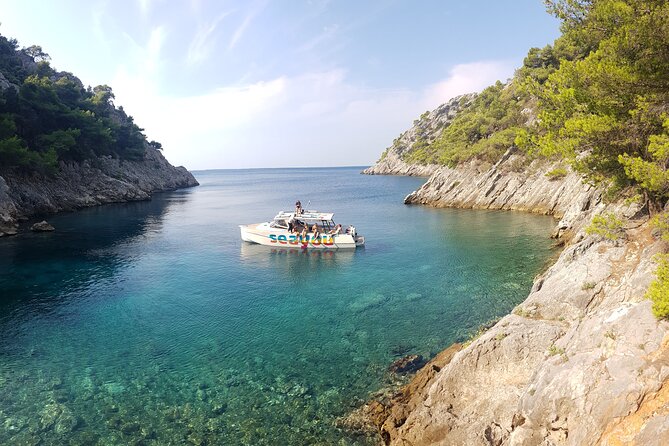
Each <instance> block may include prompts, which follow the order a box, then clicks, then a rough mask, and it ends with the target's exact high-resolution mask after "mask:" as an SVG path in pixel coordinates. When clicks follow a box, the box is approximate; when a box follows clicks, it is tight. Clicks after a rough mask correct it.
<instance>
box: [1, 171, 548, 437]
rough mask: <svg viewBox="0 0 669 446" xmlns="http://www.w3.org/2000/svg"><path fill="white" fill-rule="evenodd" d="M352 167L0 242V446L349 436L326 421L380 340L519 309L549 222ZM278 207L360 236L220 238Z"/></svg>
mask: <svg viewBox="0 0 669 446" xmlns="http://www.w3.org/2000/svg"><path fill="white" fill-rule="evenodd" d="M359 170H360V169H357V168H345V169H276V170H275V169H272V170H235V171H206V172H199V173H196V177H197V179H198V181H200V183H201V186H200V187H198V188H194V189H188V190H181V191H177V192H173V193H167V194H161V195H157V196H155V197H154V199H153V200H152V201H150V202H141V203H130V204H119V205H109V206H104V207H98V208H93V209H87V210H83V211H80V212H76V213H70V214H61V215H56V216H52V217H50V218H49V221H50V222H51V223H52V224H54V226H56V228H57V232H56V233H54V234H31V233H27V234H23V235H20V236H18V237H14V238H10V239H4V240H0V444H18V443H23V444H37V443H38V442H39V441H41V442H42V444H67V443H68V442H71V443H73V444H81V443H90V444H252V445H260V444H268V445H269V444H271V445H278V444H291V445H293V444H294V445H301V444H324V445H325V444H365V443H368V442H369V439H365V438H360V437H357V438H356V437H351V436H350V435H348V434H346V433H345V432H341V431H339V430H338V429H337V428H336V427H335V426H334V420H335V419H336V417H338V416H341V415H344V414H346V413H347V412H348V411H350V410H351V408H352V406H354V405H356V404H358V403H359V402H360V401H361V400H362V399H365V398H366V397H367V396H368V394H369V392H371V391H374V390H377V389H379V388H380V387H381V386H382V385H383V384H384V382H386V381H387V380H388V376H387V372H386V369H387V367H388V365H389V363H390V362H392V361H393V360H394V359H395V358H396V356H394V355H395V354H396V353H397V352H398V351H401V352H403V353H404V354H406V353H419V354H422V355H424V356H430V355H433V354H435V353H437V352H438V351H440V350H441V349H443V348H445V347H447V346H448V345H449V344H451V343H452V342H454V341H458V340H463V339H466V338H467V337H468V336H469V335H470V334H471V333H472V332H473V331H475V330H476V328H477V327H479V326H480V325H481V324H483V323H485V322H487V321H489V320H491V319H493V318H496V317H499V316H501V315H503V314H505V313H507V312H509V311H510V310H511V308H513V306H514V305H516V304H517V303H518V302H520V301H522V300H523V299H524V297H525V296H526V295H527V293H528V291H529V288H530V286H531V282H532V278H533V277H534V276H535V275H536V274H537V273H538V272H539V271H540V270H541V269H542V268H543V266H544V265H545V262H546V261H547V259H548V258H549V257H550V256H551V254H552V253H553V251H552V249H551V248H550V245H551V242H550V240H549V238H548V235H549V233H550V230H551V229H552V226H553V224H554V222H553V220H552V219H551V218H548V217H540V216H534V215H526V214H520V213H510V212H488V211H471V210H444V209H431V208H425V207H417V206H404V205H403V204H402V199H403V197H404V196H405V195H406V194H407V193H409V192H411V191H412V190H414V189H416V188H417V187H419V186H420V184H421V183H422V181H423V180H422V179H417V178H406V177H382V176H364V175H359V174H358V172H359ZM296 199H300V200H301V201H302V203H307V202H308V201H311V205H310V206H309V207H310V208H316V209H319V210H332V211H334V212H335V213H336V215H335V218H336V220H337V221H338V222H340V223H343V224H348V223H354V224H355V225H356V227H357V228H358V230H359V232H360V233H362V234H363V235H365V236H366V240H367V246H366V247H365V248H364V249H358V250H356V251H355V252H344V251H341V252H329V253H328V252H325V253H323V252H318V253H314V254H312V253H311V252H310V251H307V252H306V253H303V252H302V251H277V250H272V249H271V248H267V247H260V246H254V245H247V244H244V243H242V242H241V241H240V239H239V229H238V227H237V225H238V224H240V223H252V222H259V221H264V220H267V219H269V218H271V217H272V216H273V215H274V214H275V213H276V212H277V211H278V210H279V209H281V208H283V209H291V208H292V205H293V203H294V202H295V200H296Z"/></svg>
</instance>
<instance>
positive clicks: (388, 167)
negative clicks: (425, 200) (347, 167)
mask: <svg viewBox="0 0 669 446" xmlns="http://www.w3.org/2000/svg"><path fill="white" fill-rule="evenodd" d="M475 97H476V94H468V95H462V96H458V97H455V98H453V99H451V100H450V101H448V102H447V103H445V104H442V105H441V106H439V107H437V108H436V109H434V110H432V111H431V112H426V113H424V114H423V115H422V116H421V117H420V118H419V119H417V120H416V121H414V125H413V127H411V128H410V129H409V130H407V131H406V132H404V133H402V134H401V135H400V136H399V137H398V138H397V139H395V141H393V144H392V145H391V146H390V147H388V148H387V149H386V151H385V152H383V155H382V156H381V159H379V161H377V163H376V164H375V165H373V166H372V167H369V168H367V169H365V170H363V171H362V173H364V174H367V175H412V176H425V177H427V176H430V175H432V173H434V171H435V170H437V169H438V168H439V166H438V165H434V164H429V165H421V164H410V163H407V162H406V161H404V156H405V154H406V153H408V152H410V151H411V150H412V149H413V148H414V147H415V144H417V143H420V142H427V143H432V142H433V141H434V140H435V139H436V138H437V137H438V136H439V135H441V131H442V130H443V129H444V127H446V126H448V124H450V122H451V120H452V119H453V118H454V117H455V115H456V114H457V113H458V111H459V110H460V109H462V107H466V106H467V104H469V102H471V100H472V99H474V98H475Z"/></svg>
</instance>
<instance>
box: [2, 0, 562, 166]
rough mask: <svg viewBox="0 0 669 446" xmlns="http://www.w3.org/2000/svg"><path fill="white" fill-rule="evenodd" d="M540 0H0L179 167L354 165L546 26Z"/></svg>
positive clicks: (512, 55)
mask: <svg viewBox="0 0 669 446" xmlns="http://www.w3.org/2000/svg"><path fill="white" fill-rule="evenodd" d="M558 27H559V23H558V21H557V20H556V19H555V18H553V17H552V16H550V15H549V14H547V13H546V12H545V9H544V3H543V1H542V0H468V1H463V0H423V1H418V0H386V1H374V0H365V1H359V0H357V1H356V0H246V1H242V0H237V1H221V0H211V1H207V0H183V1H181V0H179V1H177V0H116V1H113V0H108V1H107V0H60V1H58V2H52V1H50V2H44V1H41V0H0V34H2V35H4V36H6V37H13V38H16V39H18V41H19V44H20V46H22V47H27V46H30V45H40V46H41V47H42V48H43V50H44V51H45V52H46V53H48V54H49V55H50V56H51V65H52V66H53V67H54V68H56V69H58V70H61V71H69V72H72V73H74V74H75V75H76V76H78V77H79V78H80V79H81V80H82V81H83V82H84V84H85V85H91V86H95V85H102V84H107V85H109V86H111V87H112V89H113V91H114V94H115V97H116V98H115V101H114V103H115V104H116V105H117V106H123V108H124V110H125V111H126V112H127V113H128V114H130V115H132V116H133V117H134V118H135V122H136V123H137V124H138V125H139V126H140V127H142V128H143V129H145V134H146V135H147V137H148V138H149V139H150V140H156V141H159V142H161V143H162V145H163V148H164V154H165V156H166V157H167V158H168V160H169V161H170V162H172V163H173V164H175V165H184V166H186V167H188V168H189V169H196V170H197V169H216V168H251V167H303V166H304V167H306V166H363V165H370V164H372V163H374V161H376V160H377V159H378V157H379V155H380V154H381V153H382V152H383V150H384V149H385V148H386V147H388V146H389V145H390V144H391V143H392V141H393V139H394V138H395V137H397V136H398V135H399V134H400V133H401V132H403V131H404V130H406V129H408V128H409V127H410V126H411V124H412V122H413V120H414V119H416V118H417V117H418V116H419V115H420V114H421V113H422V112H424V111H426V110H432V109H434V108H436V107H437V106H439V105H440V104H442V103H444V102H446V101H447V100H448V99H450V98H451V97H454V96H457V95H459V94H463V93H468V92H472V91H480V90H482V89H483V88H485V87H486V86H488V85H490V84H492V83H494V82H495V81H496V80H502V81H504V80H506V79H508V78H510V77H511V76H512V75H513V72H514V69H515V68H518V67H519V66H520V65H521V64H522V60H523V58H524V56H525V54H526V53H527V50H528V49H529V48H531V47H535V46H539V47H542V46H545V45H546V44H549V43H552V41H553V40H554V39H555V38H557V37H558V35H559V30H558Z"/></svg>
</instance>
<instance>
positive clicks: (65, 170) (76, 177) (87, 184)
mask: <svg viewBox="0 0 669 446" xmlns="http://www.w3.org/2000/svg"><path fill="white" fill-rule="evenodd" d="M196 185H198V182H197V181H196V180H195V178H194V177H193V175H192V174H191V173H190V172H188V171H187V170H186V169H185V168H184V167H174V166H172V165H171V164H170V163H169V162H168V161H167V160H166V159H165V157H163V155H162V153H161V152H160V151H158V150H155V149H153V148H150V147H149V148H147V149H146V152H145V155H144V159H143V160H141V161H127V160H119V159H117V158H112V157H99V158H94V159H91V160H87V161H84V162H82V163H76V162H69V163H61V165H60V169H59V171H58V173H57V174H55V175H42V174H37V173H33V174H20V173H13V172H3V173H0V236H2V235H12V234H16V230H17V226H18V222H19V221H20V220H25V219H28V218H31V217H33V216H36V215H43V214H51V213H54V212H59V211H65V210H73V209H78V208H83V207H88V206H95V205H99V204H104V203H114V202H123V201H135V200H147V199H149V198H150V197H151V194H152V193H154V192H160V191H167V190H174V189H178V188H182V187H190V186H196Z"/></svg>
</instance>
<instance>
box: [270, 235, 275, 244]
mask: <svg viewBox="0 0 669 446" xmlns="http://www.w3.org/2000/svg"><path fill="white" fill-rule="evenodd" d="M269 239H270V240H271V241H272V243H276V235H274V234H270V235H269Z"/></svg>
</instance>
